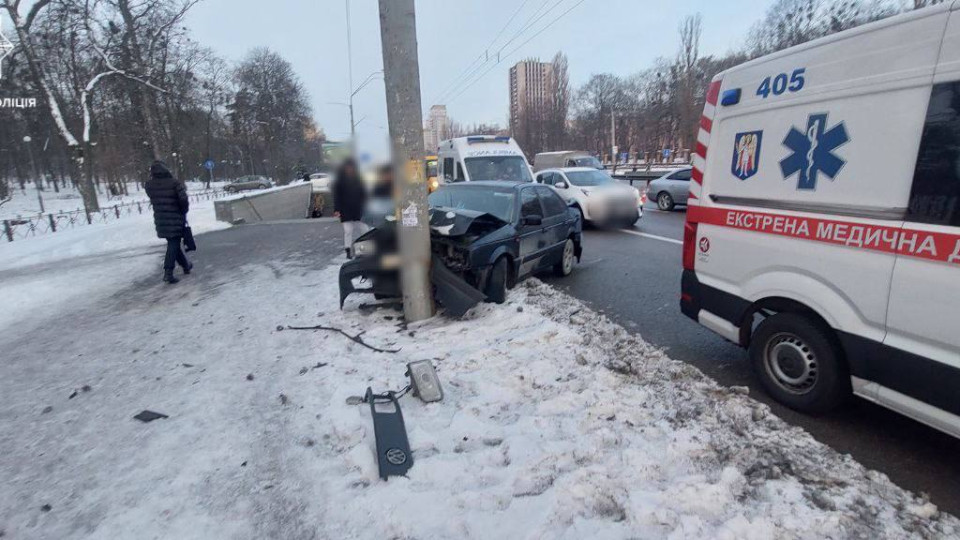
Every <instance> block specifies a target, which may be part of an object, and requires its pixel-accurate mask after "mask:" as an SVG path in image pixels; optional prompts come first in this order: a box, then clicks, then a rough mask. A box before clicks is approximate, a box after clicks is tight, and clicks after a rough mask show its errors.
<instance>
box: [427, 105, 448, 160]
mask: <svg viewBox="0 0 960 540" xmlns="http://www.w3.org/2000/svg"><path fill="white" fill-rule="evenodd" d="M447 125H448V120H447V106H446V105H434V106H433V107H430V113H429V115H428V116H427V121H426V122H424V123H423V149H424V150H425V151H426V152H427V154H433V153H434V152H436V151H437V147H438V146H440V141H442V140H444V139H446V138H447Z"/></svg>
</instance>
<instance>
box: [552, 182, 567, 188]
mask: <svg viewBox="0 0 960 540" xmlns="http://www.w3.org/2000/svg"><path fill="white" fill-rule="evenodd" d="M553 187H555V188H557V189H567V188H568V187H569V186H568V185H567V183H566V182H564V181H563V180H561V181H559V182H557V183H555V184H554V185H553Z"/></svg>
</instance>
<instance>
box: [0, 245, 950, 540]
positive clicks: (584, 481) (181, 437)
mask: <svg viewBox="0 0 960 540" xmlns="http://www.w3.org/2000/svg"><path fill="white" fill-rule="evenodd" d="M336 276H337V268H336V267H335V266H333V267H329V268H327V269H325V270H322V271H315V270H311V269H310V267H309V265H307V264H305V263H304V264H298V263H296V262H288V263H286V264H285V265H278V266H277V267H276V268H266V267H262V266H258V265H249V266H248V267H247V268H244V269H243V271H241V272H235V273H234V274H233V276H232V277H231V279H232V280H227V281H218V282H217V283H216V287H215V288H214V290H210V288H206V289H205V288H201V287H200V286H198V285H197V283H198V282H194V281H191V280H189V279H188V280H184V281H183V282H182V283H181V285H178V286H177V287H176V288H163V287H159V286H158V287H156V288H154V289H151V290H149V291H146V292H143V291H140V294H141V295H146V297H145V298H141V297H139V296H137V297H135V298H134V296H136V295H116V296H113V297H110V298H105V297H101V298H100V299H99V303H91V304H87V305H86V306H85V307H84V308H83V311H82V312H81V313H79V315H82V316H76V317H71V319H72V320H74V321H75V324H73V325H71V326H69V327H62V328H57V329H56V332H54V331H53V330H51V331H50V332H48V333H46V334H40V335H37V336H35V337H34V338H33V339H35V342H34V343H35V344H31V345H30V351H31V353H30V354H29V355H21V356H17V357H15V358H11V359H7V360H6V361H5V362H4V363H2V364H0V395H2V396H4V399H3V400H2V401H0V448H3V449H4V451H3V452H2V453H0V477H2V478H3V479H4V482H3V483H4V489H3V490H0V531H3V532H5V533H6V536H7V537H9V538H58V539H60V538H108V539H114V538H177V539H182V538H285V539H293V538H365V539H366V538H369V539H377V540H380V539H383V538H525V537H536V538H577V539H579V538H731V539H732V538H764V539H765V538H871V539H873V538H905V537H921V538H940V537H950V536H955V535H956V534H957V533H958V531H960V528H958V527H960V523H958V521H957V520H956V519H955V518H954V517H952V516H950V515H947V514H943V513H940V512H938V511H937V509H936V507H935V506H933V505H932V504H930V503H929V502H928V501H926V500H925V499H923V498H922V497H919V496H916V495H913V494H911V493H908V492H906V491H904V490H902V489H900V488H898V487H897V486H895V485H893V484H892V483H891V482H890V481H889V480H888V479H887V478H886V476H884V475H883V474H880V473H877V472H873V471H869V470H866V469H865V468H863V467H862V466H861V465H859V464H857V463H856V462H855V461H853V460H852V459H851V458H849V457H848V456H845V455H840V454H838V453H836V452H834V451H833V450H831V449H829V448H827V447H826V446H824V445H822V444H820V443H818V442H816V441H815V440H814V439H813V438H811V437H810V436H809V435H808V434H806V433H805V432H804V431H802V430H800V429H798V428H795V427H790V426H788V425H787V424H785V423H784V422H782V421H780V420H779V419H777V418H776V417H775V416H773V415H772V414H771V413H770V411H769V409H768V408H767V407H766V406H765V405H762V404H760V403H758V402H756V401H754V400H752V399H751V398H750V397H749V396H747V395H746V390H745V389H737V388H734V389H727V388H722V387H720V386H718V385H717V384H715V383H714V382H713V381H711V380H710V379H708V378H706V377H705V376H704V375H702V374H701V373H700V372H699V371H697V370H696V369H695V368H692V367H690V366H688V365H686V364H683V363H680V362H676V361H673V360H670V359H669V358H668V357H666V356H665V355H664V354H663V353H662V352H661V351H659V350H657V349H655V348H653V347H651V346H649V345H647V344H646V343H645V342H644V341H643V340H642V339H641V338H640V337H639V336H637V335H635V334H631V333H629V332H627V331H626V330H624V329H623V328H621V327H619V326H617V325H615V324H613V323H611V322H610V321H609V320H607V319H606V318H604V317H603V316H602V315H598V314H597V313H595V312H593V311H592V310H590V309H589V308H587V307H586V306H584V305H583V304H581V303H579V302H578V301H576V300H574V299H572V298H570V297H568V296H566V295H565V294H562V293H560V292H558V291H557V290H555V289H553V288H551V287H549V286H547V285H544V284H542V283H540V282H538V281H536V280H532V281H529V282H527V283H526V284H523V285H521V286H520V287H518V288H517V289H515V290H514V291H512V292H511V294H510V296H509V299H508V303H506V304H504V305H500V306H497V305H482V306H479V307H478V308H475V309H474V310H473V311H471V312H470V313H468V315H467V317H466V318H465V319H463V320H451V319H448V318H445V317H443V316H438V317H435V318H434V319H431V320H429V321H425V322H423V323H419V324H412V325H409V326H408V325H405V324H403V323H401V322H400V318H399V316H398V314H397V313H396V312H394V311H391V310H381V311H376V312H368V311H362V310H360V309H359V307H358V304H359V302H360V301H363V300H365V299H362V298H353V297H351V299H349V300H348V303H347V306H346V307H345V309H344V310H343V311H342V312H341V311H339V310H338V309H337V301H338V296H337V285H336V282H337V280H336ZM191 277H192V276H191ZM314 324H325V325H330V326H336V327H339V328H342V329H343V330H345V331H346V332H348V333H350V334H351V335H355V334H359V333H361V332H363V334H362V339H364V340H365V341H366V342H368V343H370V344H372V345H375V346H377V347H381V348H398V349H401V350H400V352H399V353H397V354H386V353H377V352H373V351H371V350H369V349H366V348H364V347H362V346H360V345H358V344H355V343H353V342H351V341H349V340H347V339H345V338H344V337H343V336H341V335H339V334H336V333H332V332H323V331H294V330H290V329H283V330H281V329H280V328H279V327H280V326H282V325H298V326H309V325H314ZM641 330H642V329H641ZM24 339H27V338H26V337H24ZM67 344H69V347H68V346H67ZM11 347H12V348H13V350H21V351H22V350H25V348H26V345H25V344H24V343H23V342H20V341H17V340H16V339H14V338H12V337H11V336H10V335H9V334H4V335H0V349H3V350H11ZM424 358H427V359H432V360H433V361H434V363H435V365H436V366H437V368H438V372H439V376H440V379H441V381H442V384H443V386H444V391H445V398H444V401H443V402H440V403H433V404H429V405H424V404H422V403H420V402H419V401H418V400H416V399H415V398H413V397H411V396H407V397H405V398H403V399H402V400H401V404H402V406H403V413H404V417H405V421H406V425H407V430H408V432H409V437H410V443H411V446H412V448H413V449H414V459H415V464H414V466H413V468H412V469H411V470H410V472H409V474H408V476H407V477H403V478H392V479H390V480H389V481H386V482H385V481H382V480H380V479H379V478H378V474H377V466H376V460H375V457H374V439H373V428H372V423H371V419H370V415H369V408H368V407H367V406H365V405H361V406H351V405H347V404H346V402H345V400H346V399H347V397H349V396H351V395H359V394H362V393H363V392H364V390H365V389H366V387H367V386H372V387H373V389H374V390H375V391H385V390H389V389H399V388H401V387H402V386H403V385H404V384H405V376H404V370H405V364H406V363H407V362H410V361H413V360H420V359H424ZM83 385H87V386H88V389H87V391H84V390H83ZM78 389H79V390H78ZM75 391H76V392H77V393H76V395H75V396H74V397H73V398H70V397H69V396H70V395H72V394H73V392H75ZM46 407H50V409H46ZM143 409H150V410H153V411H156V412H160V413H163V414H167V415H169V418H168V419H162V420H157V421H154V422H152V423H150V424H142V423H140V422H137V421H135V420H133V419H132V417H133V415H134V414H136V413H138V412H140V411H141V410H143ZM45 411H46V412H45ZM45 505H49V506H45Z"/></svg>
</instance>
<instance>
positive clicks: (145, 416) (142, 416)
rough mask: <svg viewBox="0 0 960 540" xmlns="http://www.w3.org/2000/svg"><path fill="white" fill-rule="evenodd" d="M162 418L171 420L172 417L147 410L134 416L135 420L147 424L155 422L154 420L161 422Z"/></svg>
mask: <svg viewBox="0 0 960 540" xmlns="http://www.w3.org/2000/svg"><path fill="white" fill-rule="evenodd" d="M161 418H170V417H169V416H167V415H165V414H163V413H158V412H153V411H147V410H144V411H141V412H139V413H137V415H136V416H134V419H136V420H139V421H141V422H143V423H145V424H146V423H149V422H153V421H154V420H159V419H161Z"/></svg>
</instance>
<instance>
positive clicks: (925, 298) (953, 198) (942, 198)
mask: <svg viewBox="0 0 960 540" xmlns="http://www.w3.org/2000/svg"><path fill="white" fill-rule="evenodd" d="M706 101H707V105H706V106H705V108H704V113H703V117H702V118H701V121H700V132H699V137H698V143H697V155H696V157H695V158H694V170H693V174H692V181H691V182H690V201H689V208H688V211H687V222H686V225H685V230H684V246H683V268H684V271H683V280H682V283H683V285H682V296H681V308H682V310H683V312H684V313H685V314H686V315H687V316H689V317H691V318H693V319H695V320H697V321H699V322H700V324H702V325H704V326H706V327H707V328H709V329H711V330H713V331H715V332H717V333H718V334H720V335H721V336H723V337H725V338H726V339H728V340H730V341H732V342H734V343H737V344H739V345H741V346H743V347H746V348H747V349H748V350H749V356H750V360H751V362H752V364H753V367H754V369H755V371H756V373H757V375H758V377H759V378H760V379H761V381H762V383H763V386H764V387H765V388H766V389H767V390H768V391H769V392H770V394H772V395H773V397H774V398H776V399H777V400H778V401H780V402H782V403H784V404H786V405H788V406H790V407H792V408H795V409H798V410H801V411H808V412H820V411H825V410H828V409H830V408H831V407H833V406H836V405H838V404H840V403H841V402H842V401H843V399H844V398H845V396H846V395H848V394H849V393H850V392H852V393H853V394H856V395H858V396H860V397H862V398H865V399H868V400H870V401H874V402H876V403H879V404H881V405H884V406H886V407H889V408H891V409H894V410H896V411H899V412H901V413H903V414H905V415H908V416H910V417H913V418H915V419H917V420H919V421H921V422H924V423H926V424H928V425H930V426H933V427H935V428H938V429H940V430H943V431H945V432H948V433H951V434H953V435H954V436H960V0H958V1H954V2H947V3H945V4H941V5H938V6H934V7H930V8H925V9H921V10H917V11H914V12H911V13H908V14H905V15H901V16H897V17H893V18H890V19H886V20H883V21H880V22H877V23H873V24H869V25H866V26H863V27H860V28H856V29H853V30H850V31H847V32H842V33H839V34H836V35H833V36H829V37H826V38H823V39H819V40H816V41H813V42H810V43H807V44H804V45H800V46H797V47H794V48H791V49H788V50H785V51H781V52H778V53H775V54H772V55H769V56H766V57H763V58H759V59H756V60H753V61H750V62H747V63H745V64H743V65H740V66H737V67H734V68H732V69H729V70H727V71H725V72H723V73H721V74H720V75H717V76H716V77H715V78H714V80H713V82H712V83H711V84H710V87H709V90H708V93H707V100H706Z"/></svg>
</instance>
